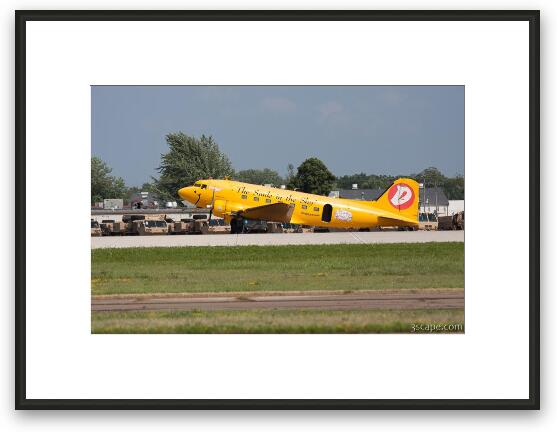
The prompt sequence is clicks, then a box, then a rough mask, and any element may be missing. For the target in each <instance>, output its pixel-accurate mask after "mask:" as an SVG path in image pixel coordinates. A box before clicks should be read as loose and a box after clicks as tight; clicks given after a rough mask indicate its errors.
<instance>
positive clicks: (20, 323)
mask: <svg viewBox="0 0 557 432" xmlns="http://www.w3.org/2000/svg"><path fill="white" fill-rule="evenodd" d="M155 20H156V21H208V20H211V21H235V20H242V21H286V20H288V21H527V22H528V23H529V80H530V83H529V176H528V179H529V193H530V196H529V198H530V200H529V201H530V202H529V221H530V226H529V257H530V261H529V270H530V274H529V398H528V399H313V400H308V399H52V400H45V399H29V398H27V395H26V366H25V365H26V292H25V289H26V285H25V284H26V259H25V258H26V249H25V248H26V226H25V215H26V205H25V203H26V195H25V194H26V167H25V161H26V147H25V145H26V136H25V131H26V106H25V100H26V82H25V74H26V36H25V35H26V33H25V32H26V23H27V22H28V21H155ZM15 23H16V25H15V164H16V178H15V180H16V182H15V184H16V190H15V195H16V215H17V218H16V230H15V277H16V284H15V309H16V313H15V408H16V409H149V410H151V409H157V410H159V409H164V410H168V409H172V410H174V409H196V410H198V409H253V410H260V409H289V410H291V409H293V410H301V409H317V410H328V409H343V410H356V409H357V410H363V409H387V410H391V409H428V410H429V409H539V407H540V204H539V203H540V199H539V198H540V12H539V11H537V10H525V11H503V10H492V11H488V10H483V11H455V10H453V11H425V10H423V11H418V10H416V11H184V10H182V11H170V10H165V11H162V10H161V11H145V10H141V11H116V10H114V11H97V10H95V11H70V10H68V11H47V10H22V11H15Z"/></svg>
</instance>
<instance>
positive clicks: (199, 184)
mask: <svg viewBox="0 0 557 432" xmlns="http://www.w3.org/2000/svg"><path fill="white" fill-rule="evenodd" d="M193 185H194V186H195V187H200V186H201V183H194V184H193Z"/></svg>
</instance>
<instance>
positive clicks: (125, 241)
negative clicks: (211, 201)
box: [91, 231, 464, 249]
mask: <svg viewBox="0 0 557 432" xmlns="http://www.w3.org/2000/svg"><path fill="white" fill-rule="evenodd" d="M463 241H464V231H382V232H332V233H303V234H293V233H289V234H207V235H181V236H171V235H166V236H152V237H149V236H145V237H91V248H92V249H98V248H126V247H183V246H248V245H260V246H267V245H302V244H341V243H426V242H463Z"/></svg>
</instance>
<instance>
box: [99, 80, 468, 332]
mask: <svg viewBox="0 0 557 432" xmlns="http://www.w3.org/2000/svg"><path fill="white" fill-rule="evenodd" d="M90 91H91V333H93V334H105V333H120V334H122V333H123V334H127V333H140V334H145V333H159V334H160V333H216V334H237V333H264V334H265V333H294V334H296V333H325V334H329V333H405V334H416V335H418V334H463V333H465V326H464V321H465V320H464V298H465V296H464V290H465V282H464V268H465V260H464V248H465V242H464V238H465V231H464V195H465V192H464V185H465V180H464V179H465V176H464V174H465V170H464V148H465V136H464V131H465V115H464V114H465V110H464V107H465V86H464V85H91V88H90Z"/></svg>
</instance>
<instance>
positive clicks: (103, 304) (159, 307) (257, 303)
mask: <svg viewBox="0 0 557 432" xmlns="http://www.w3.org/2000/svg"><path fill="white" fill-rule="evenodd" d="M463 307H464V290H458V291H456V290H452V291H448V292H437V293H431V292H429V293H427V292H425V293H404V294H401V293H395V294H392V293H385V292H379V293H369V292H367V293H348V294H335V295H314V294H312V295H280V296H274V295H273V296H269V295H265V296H263V295H255V296H249V297H247V296H239V297H232V296H226V295H223V296H221V297H201V296H200V297H180V296H176V297H170V296H165V297H145V296H136V297H132V296H125V297H116V296H113V297H110V298H106V297H105V298H95V297H94V298H92V300H91V310H92V311H93V312H110V311H190V310H203V311H217V310H250V309H313V310H315V309H317V310H320V309H321V310H355V309H453V308H463Z"/></svg>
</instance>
